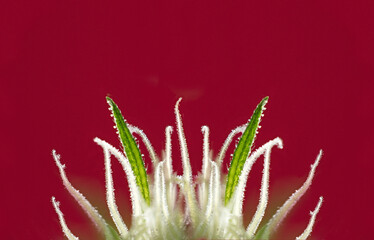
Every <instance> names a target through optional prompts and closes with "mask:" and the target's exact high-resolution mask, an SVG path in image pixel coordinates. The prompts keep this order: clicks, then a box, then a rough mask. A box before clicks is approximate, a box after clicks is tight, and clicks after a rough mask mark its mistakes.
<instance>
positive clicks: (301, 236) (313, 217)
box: [296, 197, 323, 240]
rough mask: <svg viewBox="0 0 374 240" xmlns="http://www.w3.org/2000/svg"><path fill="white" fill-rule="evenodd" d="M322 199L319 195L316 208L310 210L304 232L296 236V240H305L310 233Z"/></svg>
mask: <svg viewBox="0 0 374 240" xmlns="http://www.w3.org/2000/svg"><path fill="white" fill-rule="evenodd" d="M322 201H323V198H322V197H319V201H318V204H317V206H316V208H315V209H314V211H313V212H310V215H311V217H310V220H309V224H308V226H307V227H306V229H305V230H304V232H303V233H302V234H301V235H300V236H298V237H297V238H296V240H305V239H307V238H308V237H309V235H310V234H311V233H312V230H313V225H314V222H315V221H316V217H317V214H318V212H319V209H320V208H321V205H322Z"/></svg>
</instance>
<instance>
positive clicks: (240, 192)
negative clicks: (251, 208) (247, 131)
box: [231, 138, 283, 216]
mask: <svg viewBox="0 0 374 240" xmlns="http://www.w3.org/2000/svg"><path fill="white" fill-rule="evenodd" d="M275 145H278V147H279V148H282V147H283V143H282V140H281V139H280V138H275V139H273V140H271V141H269V142H267V143H265V144H264V145H262V146H261V147H259V148H258V149H257V150H256V151H254V152H253V153H252V154H251V155H250V156H249V157H248V158H247V160H246V161H245V163H244V166H243V170H242V172H241V174H240V176H239V182H238V185H237V186H236V189H235V192H234V197H233V199H232V203H231V205H232V214H234V215H236V216H241V215H242V214H243V213H242V210H243V200H244V192H245V187H246V184H247V180H248V176H249V173H250V171H251V169H252V166H253V164H254V163H255V162H256V160H257V159H258V158H259V157H260V156H261V155H262V154H264V153H265V152H266V151H267V150H268V149H271V148H272V147H274V146H275ZM264 170H265V169H264Z"/></svg>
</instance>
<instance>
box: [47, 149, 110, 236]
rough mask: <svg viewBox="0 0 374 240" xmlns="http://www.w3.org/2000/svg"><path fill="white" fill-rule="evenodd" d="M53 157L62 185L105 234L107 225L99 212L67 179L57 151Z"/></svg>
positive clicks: (53, 153)
mask: <svg viewBox="0 0 374 240" xmlns="http://www.w3.org/2000/svg"><path fill="white" fill-rule="evenodd" d="M52 155H53V158H54V160H55V162H56V165H57V167H58V169H59V171H60V175H61V179H62V183H63V184H64V186H65V188H66V189H67V190H68V192H69V193H70V194H71V195H72V196H73V197H74V199H75V200H76V201H77V202H78V204H79V205H80V206H81V207H82V208H83V210H84V211H85V212H86V214H87V215H88V217H89V218H90V219H91V221H92V222H93V223H94V224H95V226H96V227H97V228H98V230H99V231H100V232H101V233H103V234H104V233H105V231H106V229H107V223H106V222H105V220H104V219H103V218H102V217H101V215H100V214H99V213H98V211H97V210H96V209H95V208H94V207H93V206H92V205H91V203H90V202H89V201H88V200H87V199H86V198H85V197H84V196H83V195H82V194H81V193H80V192H79V191H78V190H77V189H75V188H74V187H73V185H72V184H71V183H70V181H69V180H68V178H67V177H66V173H65V165H62V164H61V162H60V155H58V154H57V153H56V151H55V150H52Z"/></svg>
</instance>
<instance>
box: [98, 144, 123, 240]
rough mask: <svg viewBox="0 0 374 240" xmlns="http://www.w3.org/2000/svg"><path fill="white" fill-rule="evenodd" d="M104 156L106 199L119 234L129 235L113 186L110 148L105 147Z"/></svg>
mask: <svg viewBox="0 0 374 240" xmlns="http://www.w3.org/2000/svg"><path fill="white" fill-rule="evenodd" d="M103 150H104V158H105V183H106V199H107V204H108V208H109V212H110V215H111V217H112V219H113V222H114V224H115V225H116V227H117V230H118V232H119V234H120V235H121V236H122V237H123V238H125V237H126V236H127V235H128V228H127V226H126V224H125V222H124V221H123V219H122V217H121V215H120V213H119V211H118V207H117V204H116V199H115V196H114V187H113V177H112V167H111V163H110V162H111V160H110V153H109V150H108V149H107V148H105V147H103Z"/></svg>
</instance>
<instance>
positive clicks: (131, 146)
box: [106, 97, 150, 205]
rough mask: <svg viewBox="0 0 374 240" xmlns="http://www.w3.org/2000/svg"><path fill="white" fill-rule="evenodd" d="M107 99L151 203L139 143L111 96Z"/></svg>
mask: <svg viewBox="0 0 374 240" xmlns="http://www.w3.org/2000/svg"><path fill="white" fill-rule="evenodd" d="M106 100H107V101H108V104H109V106H110V109H111V111H112V113H113V118H114V122H115V123H116V127H117V130H118V135H119V139H120V140H121V142H122V145H123V148H124V150H125V153H126V157H127V158H128V160H129V162H130V164H131V168H132V171H133V172H134V175H135V178H136V183H137V185H138V186H139V188H140V192H141V194H142V195H143V198H144V200H145V202H146V203H147V204H148V205H149V204H150V197H149V188H148V179H147V173H146V171H145V167H144V161H143V159H142V155H141V154H140V150H139V148H138V145H137V144H136V142H135V139H134V137H133V136H132V134H131V132H130V130H129V129H128V127H127V123H126V121H125V120H124V118H123V116H122V114H121V111H120V110H119V108H118V107H117V105H116V104H115V103H114V101H113V100H112V99H111V98H110V97H106Z"/></svg>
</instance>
